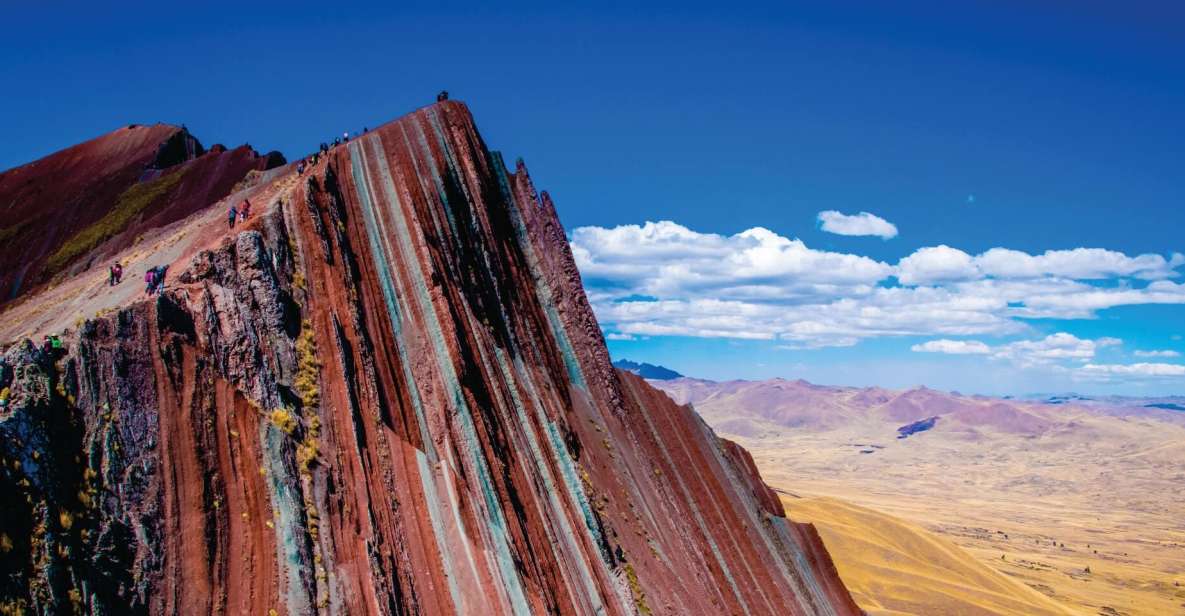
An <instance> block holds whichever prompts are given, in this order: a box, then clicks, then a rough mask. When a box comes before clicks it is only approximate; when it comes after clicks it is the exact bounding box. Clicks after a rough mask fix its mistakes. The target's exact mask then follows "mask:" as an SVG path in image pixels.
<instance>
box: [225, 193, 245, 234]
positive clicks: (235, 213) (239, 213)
mask: <svg viewBox="0 0 1185 616" xmlns="http://www.w3.org/2000/svg"><path fill="white" fill-rule="evenodd" d="M250 215H251V202H250V201H248V200H247V199H243V202H242V203H240V204H239V205H238V207H235V206H234V205H232V206H230V209H229V210H227V211H226V222H228V223H230V228H231V229H234V228H235V220H238V221H239V222H245V221H246V220H247V217H248V216H250Z"/></svg>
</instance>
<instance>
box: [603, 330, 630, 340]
mask: <svg viewBox="0 0 1185 616" xmlns="http://www.w3.org/2000/svg"><path fill="white" fill-rule="evenodd" d="M605 339H606V340H637V338H635V337H633V336H631V335H629V334H622V333H618V332H609V333H607V334H605Z"/></svg>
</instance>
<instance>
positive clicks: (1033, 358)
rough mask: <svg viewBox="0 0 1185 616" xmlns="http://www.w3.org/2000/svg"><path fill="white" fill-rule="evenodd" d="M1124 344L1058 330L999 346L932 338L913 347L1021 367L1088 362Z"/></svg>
mask: <svg viewBox="0 0 1185 616" xmlns="http://www.w3.org/2000/svg"><path fill="white" fill-rule="evenodd" d="M1120 344H1123V341H1122V340H1120V339H1118V338H1107V337H1104V338H1096V339H1094V340H1087V339H1082V338H1078V337H1077V336H1074V335H1073V334H1067V333H1065V332H1058V333H1056V334H1051V335H1049V336H1046V337H1044V338H1040V339H1036V340H1018V341H1016V342H1010V343H1008V344H1002V345H998V346H988V345H987V344H985V343H983V342H980V341H978V340H949V339H945V338H944V339H938V340H930V341H928V342H925V343H922V344H915V345H913V346H911V347H910V350H911V351H914V352H919V353H946V354H950V355H990V356H991V357H992V359H1003V360H1008V361H1010V362H1012V363H1013V364H1016V365H1018V366H1021V367H1032V366H1042V365H1045V366H1047V365H1054V364H1056V363H1058V362H1063V361H1071V362H1075V361H1076V362H1085V361H1090V360H1092V359H1094V357H1095V355H1096V354H1097V353H1098V351H1099V349H1102V348H1105V347H1109V346H1117V345H1120Z"/></svg>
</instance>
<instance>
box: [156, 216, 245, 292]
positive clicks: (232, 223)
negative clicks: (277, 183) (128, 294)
mask: <svg viewBox="0 0 1185 616" xmlns="http://www.w3.org/2000/svg"><path fill="white" fill-rule="evenodd" d="M231 225H232V226H233V225H234V223H233V222H232V223H231ZM155 286H156V268H155V267H150V268H148V271H147V272H144V294H145V295H152V289H153V287H155Z"/></svg>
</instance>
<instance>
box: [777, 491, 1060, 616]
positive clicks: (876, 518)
mask: <svg viewBox="0 0 1185 616" xmlns="http://www.w3.org/2000/svg"><path fill="white" fill-rule="evenodd" d="M786 504H787V507H789V508H790V510H791V511H793V512H794V515H795V516H796V517H799V518H801V519H804V520H808V521H810V522H811V523H813V524H814V525H815V526H816V527H817V528H818V529H819V534H821V535H822V536H823V542H824V543H826V544H827V549H829V550H830V551H831V553H832V554H833V555H834V557H835V562H836V565H837V566H838V568H839V572H840V576H841V577H843V580H844V582H845V583H846V584H847V585H848V588H850V589H851V590H852V593H853V595H854V596H855V598H856V601H857V602H858V603H859V604H860V607H862V608H864V609H865V611H867V612H868V613H869V614H871V615H873V616H878V615H886V616H887V615H897V614H917V615H919V616H920V615H925V614H934V615H942V614H983V615H990V614H996V615H999V616H1008V615H1012V616H1037V615H1039V614H1040V615H1046V616H1055V615H1068V614H1071V613H1073V612H1071V611H1069V610H1067V609H1066V608H1064V607H1063V606H1061V605H1059V604H1058V603H1056V602H1054V601H1051V600H1050V599H1049V598H1048V597H1045V596H1044V595H1042V594H1040V593H1038V592H1036V591H1034V590H1033V589H1031V588H1029V587H1027V586H1025V585H1024V584H1021V583H1019V582H1017V581H1014V580H1011V579H1009V578H1007V577H1005V576H1004V575H1002V574H1000V573H998V572H996V571H993V570H992V569H990V568H988V567H987V566H985V565H983V564H982V563H980V562H979V561H977V560H976V559H975V558H974V557H972V556H971V555H970V554H968V553H967V552H965V551H963V550H962V549H961V548H959V546H957V545H955V544H953V543H951V542H950V541H948V540H946V539H943V538H941V537H939V536H937V535H934V534H933V533H930V532H929V531H927V530H925V529H923V528H921V527H919V526H915V525H913V524H909V523H907V522H904V521H902V520H899V519H897V518H894V517H892V516H890V515H887V514H884V513H880V512H877V511H873V510H871V509H866V508H864V507H858V506H856V505H853V504H851V503H847V502H844V501H842V500H838V499H833V498H809V499H800V500H787V502H786Z"/></svg>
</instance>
